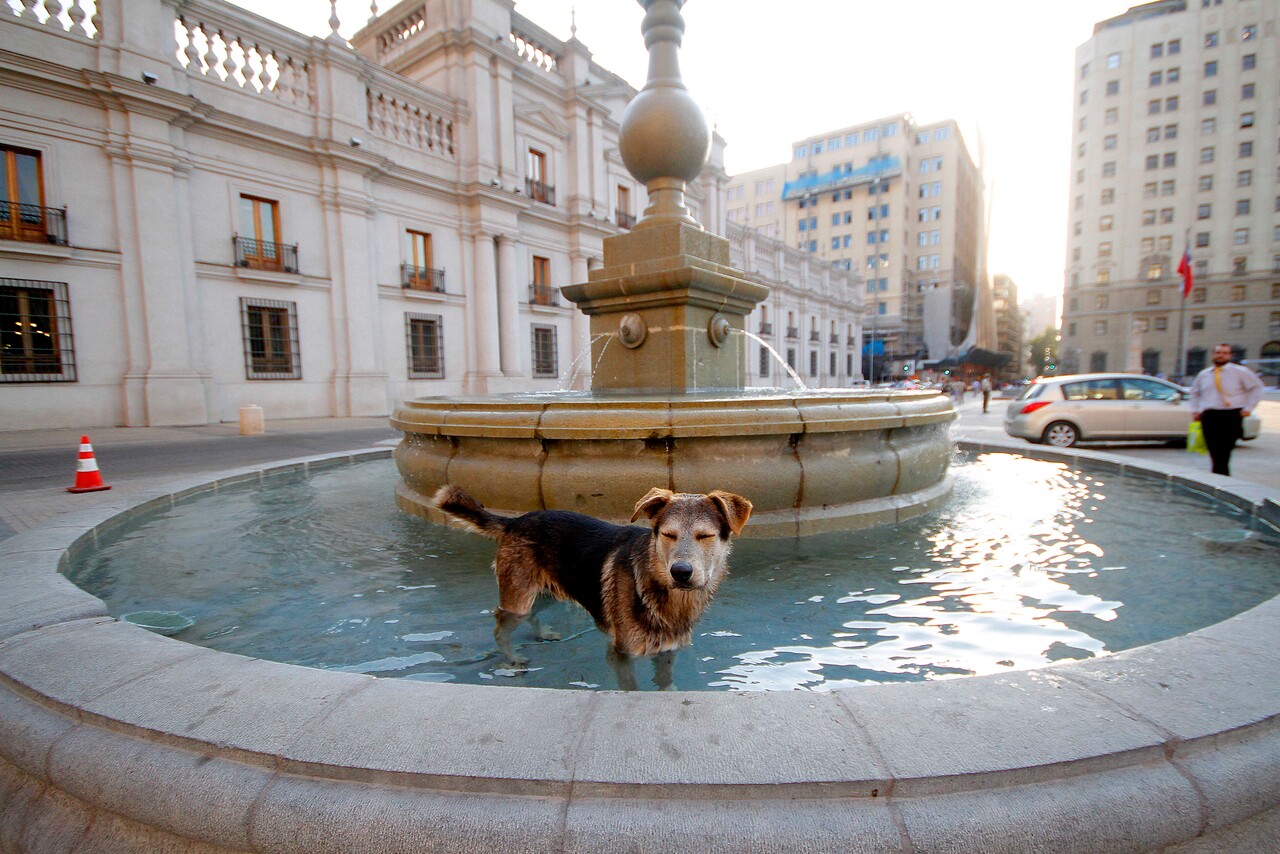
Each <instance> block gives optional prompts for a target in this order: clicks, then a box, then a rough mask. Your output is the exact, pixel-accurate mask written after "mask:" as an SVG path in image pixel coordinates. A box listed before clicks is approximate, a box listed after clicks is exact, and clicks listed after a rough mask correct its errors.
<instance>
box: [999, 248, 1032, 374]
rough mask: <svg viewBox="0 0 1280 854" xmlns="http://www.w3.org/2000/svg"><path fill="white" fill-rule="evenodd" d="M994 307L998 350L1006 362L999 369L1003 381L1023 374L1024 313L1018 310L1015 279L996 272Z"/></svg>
mask: <svg viewBox="0 0 1280 854" xmlns="http://www.w3.org/2000/svg"><path fill="white" fill-rule="evenodd" d="M991 306H992V309H993V310H994V312H995V320H996V352H997V353H999V354H1000V355H1002V356H1005V357H1006V359H1007V360H1006V361H1005V363H1004V364H1003V365H1001V366H1000V367H999V368H998V369H997V372H996V376H997V378H998V379H1001V380H1013V379H1018V378H1020V377H1021V376H1022V375H1023V373H1024V368H1023V362H1024V361H1025V360H1024V359H1023V352H1022V350H1023V342H1024V341H1025V340H1026V333H1025V331H1024V330H1023V328H1022V312H1021V311H1019V309H1018V286H1017V284H1015V283H1014V281H1013V279H1011V278H1009V277H1008V276H1006V275H1004V274H1003V273H997V274H996V275H994V276H992V277H991Z"/></svg>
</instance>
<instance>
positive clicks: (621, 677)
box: [605, 644, 639, 691]
mask: <svg viewBox="0 0 1280 854" xmlns="http://www.w3.org/2000/svg"><path fill="white" fill-rule="evenodd" d="M605 660H606V661H608V662H609V666H610V667H612V668H613V673H614V675H615V676H617V677H618V687H619V688H621V689H622V690H623V691H634V690H636V688H638V687H639V686H638V685H636V671H635V667H634V666H633V664H632V661H631V656H630V655H627V654H626V653H625V652H622V651H621V650H619V649H618V648H617V647H616V646H614V645H613V644H609V651H608V652H607V653H605Z"/></svg>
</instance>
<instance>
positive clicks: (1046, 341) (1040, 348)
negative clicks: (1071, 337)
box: [1027, 326, 1061, 377]
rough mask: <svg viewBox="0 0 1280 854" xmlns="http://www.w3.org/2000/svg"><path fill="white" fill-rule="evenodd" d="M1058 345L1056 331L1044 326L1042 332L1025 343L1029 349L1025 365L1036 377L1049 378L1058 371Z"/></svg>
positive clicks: (1058, 340)
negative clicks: (1029, 366)
mask: <svg viewBox="0 0 1280 854" xmlns="http://www.w3.org/2000/svg"><path fill="white" fill-rule="evenodd" d="M1059 343H1061V342H1060V339H1059V336H1058V330H1057V329H1056V328H1054V327H1052V326H1046V327H1045V330H1044V332H1041V333H1040V334H1039V335H1037V336H1036V337H1035V338H1032V339H1031V340H1030V341H1029V342H1028V343H1027V346H1028V348H1030V352H1029V353H1028V359H1027V363H1028V364H1029V365H1031V370H1032V372H1033V373H1035V375H1036V376H1040V377H1043V376H1050V375H1052V374H1054V373H1056V372H1057V371H1058V367H1059V364H1058V345H1059Z"/></svg>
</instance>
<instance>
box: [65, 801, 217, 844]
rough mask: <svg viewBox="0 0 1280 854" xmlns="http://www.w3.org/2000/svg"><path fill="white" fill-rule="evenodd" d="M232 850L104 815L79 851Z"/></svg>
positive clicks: (100, 814)
mask: <svg viewBox="0 0 1280 854" xmlns="http://www.w3.org/2000/svg"><path fill="white" fill-rule="evenodd" d="M192 808H193V809H195V808H198V807H196V806H195V805H193V807H192ZM230 850H231V849H228V848H221V847H218V846H214V845H207V844H205V843H203V842H195V841H192V840H190V839H183V838H182V837H180V836H174V835H173V834H171V833H165V832H163V831H160V830H155V829H153V828H149V827H145V826H143V825H141V824H137V823H135V822H131V821H127V820H125V819H122V818H120V817H119V816H115V815H112V814H111V813H105V812H99V813H97V814H96V815H95V816H94V820H93V827H91V828H89V833H88V834H87V835H86V836H85V838H84V841H83V842H82V843H81V844H80V848H79V851H81V852H94V851H109V852H111V854H229V852H230Z"/></svg>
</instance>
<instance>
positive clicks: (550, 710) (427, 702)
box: [283, 679, 592, 790]
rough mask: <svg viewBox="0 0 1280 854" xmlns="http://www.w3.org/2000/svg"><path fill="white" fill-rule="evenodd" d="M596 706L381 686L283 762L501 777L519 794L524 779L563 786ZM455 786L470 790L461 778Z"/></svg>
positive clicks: (509, 693)
mask: <svg viewBox="0 0 1280 854" xmlns="http://www.w3.org/2000/svg"><path fill="white" fill-rule="evenodd" d="M591 701H592V696H591V695H590V694H589V693H587V692H584V691H554V690H547V689H537V688H499V687H485V686H476V685H429V684H420V683H415V682H406V681H401V680H397V679H378V680H376V681H374V683H373V684H372V685H370V686H369V687H368V688H366V689H365V690H363V691H361V692H360V693H358V694H355V695H353V696H352V697H351V698H350V699H348V700H347V701H346V702H344V703H342V704H341V705H340V706H338V707H337V708H336V709H334V710H333V711H332V712H331V713H330V714H329V715H327V716H326V717H325V718H324V719H323V720H321V721H320V722H319V723H317V724H316V725H315V726H314V727H313V728H311V729H309V730H308V731H306V733H305V734H304V735H303V736H302V737H301V738H299V739H298V741H297V742H295V743H294V744H292V745H290V746H289V747H288V749H287V750H286V751H285V752H284V754H283V755H284V757H285V758H287V759H296V760H299V761H307V762H321V763H327V764H331V765H358V766H359V767H361V768H369V769H374V770H378V771H389V772H404V771H414V772H418V773H422V774H433V775H444V776H450V777H456V778H466V777H474V778H476V779H477V781H483V780H485V779H486V778H492V779H493V780H495V781H507V782H508V783H509V784H510V786H511V787H512V788H513V789H515V790H519V789H520V788H521V785H520V783H519V781H551V782H557V783H564V782H567V781H568V780H569V779H570V774H571V765H570V762H571V759H572V755H573V748H574V744H575V743H576V742H577V740H578V738H579V732H580V731H581V729H582V726H583V722H584V720H585V717H586V712H587V708H588V706H589V705H590V703H591ZM455 785H459V786H465V785H467V784H466V783H465V781H462V780H461V779H459V782H457V783H456V784H455ZM480 785H482V786H486V787H489V786H493V785H495V784H489V783H484V782H480ZM497 785H499V786H500V787H501V784H497ZM554 788H555V789H559V788H561V787H559V786H557V787H554Z"/></svg>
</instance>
